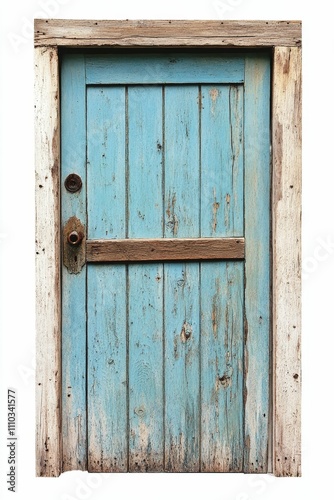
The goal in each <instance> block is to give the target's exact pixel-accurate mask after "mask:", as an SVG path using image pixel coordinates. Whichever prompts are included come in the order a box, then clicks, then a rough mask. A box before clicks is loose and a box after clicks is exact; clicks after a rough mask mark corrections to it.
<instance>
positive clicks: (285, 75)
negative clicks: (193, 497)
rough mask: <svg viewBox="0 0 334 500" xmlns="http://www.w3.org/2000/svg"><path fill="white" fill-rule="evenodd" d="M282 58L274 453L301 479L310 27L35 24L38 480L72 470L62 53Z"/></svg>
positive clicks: (276, 85)
mask: <svg viewBox="0 0 334 500" xmlns="http://www.w3.org/2000/svg"><path fill="white" fill-rule="evenodd" d="M60 47H68V48H72V49H78V50H80V49H81V50H83V49H85V48H102V47H103V48H123V49H134V48H163V47H164V48H166V47H169V48H176V49H181V48H215V49H217V48H222V49H226V48H228V49H231V50H232V49H240V48H243V49H247V48H252V49H260V48H271V49H272V51H273V59H272V60H273V69H272V108H271V125H272V193H271V229H272V239H271V245H272V269H271V274H272V319H271V325H272V362H271V365H272V416H271V421H272V443H271V444H272V454H271V462H272V463H271V470H272V472H273V473H274V475H275V476H300V475H301V432H300V429H301V421H300V407H301V373H300V372H301V359H300V337H301V22H299V21H160V20H159V21H80V20H60V19H52V20H51V19H49V20H48V19H38V20H36V21H35V110H36V111H35V165H36V337H37V338H36V355H37V360H36V474H37V476H59V475H60V474H61V472H62V430H61V219H60V103H59V48H60Z"/></svg>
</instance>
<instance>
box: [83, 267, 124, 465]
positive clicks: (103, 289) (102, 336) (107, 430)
mask: <svg viewBox="0 0 334 500" xmlns="http://www.w3.org/2000/svg"><path fill="white" fill-rule="evenodd" d="M87 283H88V286H89V294H88V300H87V312H88V315H87V316H88V319H87V349H88V353H87V361H88V366H87V390H88V394H87V399H88V400H87V405H88V419H87V429H88V471H89V472H126V471H127V469H128V444H127V439H126V436H127V428H128V421H127V362H126V356H127V339H126V301H127V297H126V293H127V292H126V286H125V284H126V266H105V265H94V266H88V270H87Z"/></svg>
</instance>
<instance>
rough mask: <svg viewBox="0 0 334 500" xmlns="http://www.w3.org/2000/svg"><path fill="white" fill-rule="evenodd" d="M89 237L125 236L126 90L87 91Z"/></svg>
mask: <svg viewBox="0 0 334 500" xmlns="http://www.w3.org/2000/svg"><path fill="white" fill-rule="evenodd" d="M87 107H88V109H87V114H88V115H87V122H88V125H87V126H88V132H87V140H88V145H87V155H88V158H87V189H88V196H87V210H88V228H87V229H88V238H92V239H98V238H101V239H102V238H103V239H109V238H124V236H125V225H126V223H125V182H124V177H125V176H124V171H125V158H124V154H125V88H124V87H111V86H110V87H107V86H105V87H99V86H96V87H88V88H87Z"/></svg>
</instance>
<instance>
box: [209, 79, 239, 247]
mask: <svg viewBox="0 0 334 500" xmlns="http://www.w3.org/2000/svg"><path fill="white" fill-rule="evenodd" d="M201 91H202V92H201V94H202V96H201V105H202V112H201V115H202V118H201V236H202V237H206V236H207V237H216V236H238V235H239V236H240V235H242V234H243V225H244V213H243V212H244V210H243V194H244V193H243V88H242V87H241V86H237V85H235V86H234V85H231V86H229V85H214V86H212V85H202V87H201Z"/></svg>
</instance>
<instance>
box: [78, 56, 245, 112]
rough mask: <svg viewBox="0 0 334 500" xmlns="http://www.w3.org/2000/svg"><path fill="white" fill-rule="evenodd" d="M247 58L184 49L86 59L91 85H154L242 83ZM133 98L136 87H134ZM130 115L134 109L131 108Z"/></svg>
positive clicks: (88, 78) (88, 81)
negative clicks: (147, 54) (187, 51)
mask: <svg viewBox="0 0 334 500" xmlns="http://www.w3.org/2000/svg"><path fill="white" fill-rule="evenodd" d="M244 66H245V64H244V58H243V57H242V56H241V55H238V56H233V55H232V56H231V55H229V54H224V57H222V55H221V54H215V53H211V54H205V56H204V57H203V54H198V53H197V54H194V53H193V54H189V53H185V52H181V51H177V52H175V51H168V53H163V52H162V53H159V54H157V53H153V54H150V55H149V58H143V54H142V53H140V52H139V53H137V54H136V53H135V54H134V53H131V54H126V55H125V54H122V55H119V54H113V55H110V54H108V55H107V54H98V55H94V56H87V58H86V68H87V69H86V81H87V84H89V85H99V84H104V85H111V84H122V85H133V84H137V85H139V84H142V85H145V84H146V85H153V84H166V83H174V84H176V83H198V82H202V83H219V84H224V83H242V82H243V81H244ZM132 92H133V93H134V97H135V95H136V93H135V89H132ZM130 116H131V111H130Z"/></svg>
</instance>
